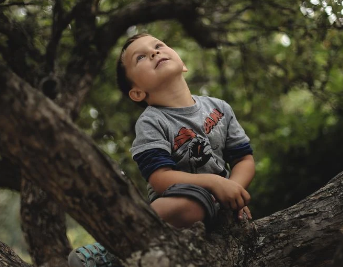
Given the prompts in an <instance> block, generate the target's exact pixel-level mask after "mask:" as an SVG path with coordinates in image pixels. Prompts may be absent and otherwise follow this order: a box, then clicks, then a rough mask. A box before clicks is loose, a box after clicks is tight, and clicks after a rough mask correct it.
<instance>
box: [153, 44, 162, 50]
mask: <svg viewBox="0 0 343 267" xmlns="http://www.w3.org/2000/svg"><path fill="white" fill-rule="evenodd" d="M161 46H163V44H156V46H155V49H158V48H160V47H161Z"/></svg>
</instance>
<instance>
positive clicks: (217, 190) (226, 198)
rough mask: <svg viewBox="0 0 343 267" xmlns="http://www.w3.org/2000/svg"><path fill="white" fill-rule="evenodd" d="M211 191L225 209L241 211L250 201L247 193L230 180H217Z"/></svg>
mask: <svg viewBox="0 0 343 267" xmlns="http://www.w3.org/2000/svg"><path fill="white" fill-rule="evenodd" d="M212 191H213V192H212V193H213V195H214V196H215V198H216V199H217V200H218V201H219V202H220V204H221V205H222V206H223V207H224V208H227V209H233V210H241V209H242V208H243V207H245V206H247V205H248V203H249V201H250V194H249V193H248V191H246V190H245V189H244V188H243V187H242V186H241V185H240V184H238V183H236V182H235V181H232V180H230V179H223V178H220V179H217V180H216V182H215V183H214V184H213V190H212Z"/></svg>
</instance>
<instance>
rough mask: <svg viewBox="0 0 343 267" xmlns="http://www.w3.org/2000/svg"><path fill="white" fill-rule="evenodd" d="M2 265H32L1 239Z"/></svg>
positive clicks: (0, 257)
mask: <svg viewBox="0 0 343 267" xmlns="http://www.w3.org/2000/svg"><path fill="white" fill-rule="evenodd" d="M0 266H1V267H7V266H8V267H32V266H31V265H29V264H27V263H26V262H24V261H23V260H22V259H21V258H19V257H18V255H17V254H15V252H14V251H13V250H12V249H11V248H10V247H9V246H7V245H6V244H4V243H2V242H1V241H0Z"/></svg>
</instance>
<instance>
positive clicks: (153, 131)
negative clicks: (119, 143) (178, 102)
mask: <svg viewBox="0 0 343 267" xmlns="http://www.w3.org/2000/svg"><path fill="white" fill-rule="evenodd" d="M135 131H136V138H135V140H134V141H133V143H132V148H131V149H130V151H131V153H132V156H135V155H137V154H138V153H141V152H144V151H146V150H148V149H156V148H159V149H163V150H166V151H167V152H168V153H171V144H170V142H169V141H168V128H167V124H166V122H165V121H164V120H163V119H162V118H160V117H159V116H157V115H156V114H155V113H153V112H145V113H143V114H142V115H141V116H140V117H139V119H138V120H137V122H136V126H135Z"/></svg>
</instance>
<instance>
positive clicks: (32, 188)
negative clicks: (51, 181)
mask: <svg viewBox="0 0 343 267" xmlns="http://www.w3.org/2000/svg"><path fill="white" fill-rule="evenodd" d="M20 212H21V227H22V230H23V233H24V236H25V240H26V242H27V244H28V247H29V253H30V255H31V258H32V260H33V262H34V264H35V266H42V265H43V264H44V266H46V267H48V266H51V267H64V266H66V260H65V259H66V258H67V257H68V254H69V252H70V251H71V250H72V248H71V246H70V244H69V241H68V238H67V236H66V234H65V233H66V221H65V215H64V211H63V210H62V209H61V207H60V205H59V204H57V203H56V202H55V201H53V200H52V199H51V197H50V196H49V195H48V194H47V193H45V192H44V191H43V190H42V189H40V188H39V187H37V186H36V185H34V184H32V182H31V181H29V180H27V179H23V180H22V190H21V209H20ZM60 258H61V259H60ZM63 259H64V260H63Z"/></svg>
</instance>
